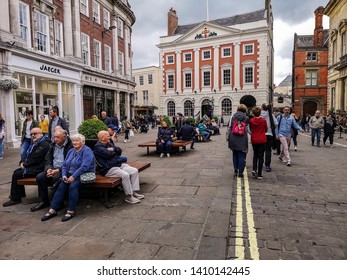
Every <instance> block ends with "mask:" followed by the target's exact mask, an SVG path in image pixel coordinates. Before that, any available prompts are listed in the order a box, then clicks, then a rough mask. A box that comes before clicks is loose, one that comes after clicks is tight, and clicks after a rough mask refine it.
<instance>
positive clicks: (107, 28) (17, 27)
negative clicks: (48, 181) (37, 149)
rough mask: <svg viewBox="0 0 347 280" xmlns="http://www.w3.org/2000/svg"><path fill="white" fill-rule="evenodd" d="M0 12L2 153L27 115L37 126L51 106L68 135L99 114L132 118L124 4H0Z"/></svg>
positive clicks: (10, 0)
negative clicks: (66, 128)
mask: <svg viewBox="0 0 347 280" xmlns="http://www.w3.org/2000/svg"><path fill="white" fill-rule="evenodd" d="M0 10H1V16H0V113H1V114H2V116H3V117H4V119H5V121H6V127H7V128H6V138H5V140H4V144H5V145H6V146H8V147H18V146H19V145H20V138H21V132H22V123H23V121H24V119H23V116H24V118H25V111H28V110H32V111H33V113H34V118H35V119H36V120H39V115H41V114H44V115H46V118H48V116H49V109H50V107H51V106H54V105H57V106H58V107H59V113H60V114H59V115H60V117H63V118H64V119H65V120H66V121H67V122H68V124H69V130H70V134H74V133H76V132H77V129H78V126H79V125H80V124H81V122H82V121H83V120H84V119H85V118H90V117H91V116H92V115H93V114H98V115H100V113H101V111H102V110H105V111H107V112H108V114H109V115H113V113H118V114H119V115H121V114H122V115H123V114H127V115H131V113H132V111H131V104H132V100H133V93H134V91H135V83H134V82H133V81H132V76H131V70H132V69H131V68H132V50H131V28H132V25H133V24H134V22H135V15H134V14H133V12H132V10H131V7H130V5H129V3H128V1H127V0H67V1H65V0H64V1H61V0H45V1H40V0H23V1H20V0H1V1H0ZM10 80H11V81H13V85H11V86H7V85H6V81H10ZM17 80H18V81H19V85H16V81H17Z"/></svg>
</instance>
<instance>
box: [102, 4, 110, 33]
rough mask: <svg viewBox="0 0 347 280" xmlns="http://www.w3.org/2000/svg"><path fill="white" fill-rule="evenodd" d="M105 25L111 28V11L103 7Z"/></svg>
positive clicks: (106, 27)
mask: <svg viewBox="0 0 347 280" xmlns="http://www.w3.org/2000/svg"><path fill="white" fill-rule="evenodd" d="M103 25H104V28H105V29H110V12H109V11H108V10H107V9H105V8H104V9H103Z"/></svg>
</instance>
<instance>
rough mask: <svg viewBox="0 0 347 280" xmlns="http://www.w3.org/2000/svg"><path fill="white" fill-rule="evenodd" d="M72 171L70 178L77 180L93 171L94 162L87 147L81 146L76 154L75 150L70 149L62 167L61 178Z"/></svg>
mask: <svg viewBox="0 0 347 280" xmlns="http://www.w3.org/2000/svg"><path fill="white" fill-rule="evenodd" d="M70 169H71V170H72V171H73V172H72V177H74V179H75V180H76V179H78V178H79V177H80V176H81V175H82V174H84V173H87V172H94V171H95V160H94V154H93V151H92V150H91V149H90V148H89V147H88V146H83V147H82V149H81V150H80V151H79V152H78V153H77V152H76V149H74V148H73V149H71V150H70V151H69V152H68V153H67V156H66V159H65V161H64V163H63V166H62V176H66V177H69V176H68V173H69V170H70Z"/></svg>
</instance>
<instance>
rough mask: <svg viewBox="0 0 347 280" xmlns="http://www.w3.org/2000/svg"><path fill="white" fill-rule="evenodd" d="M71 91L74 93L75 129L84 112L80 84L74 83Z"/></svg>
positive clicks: (80, 121)
mask: <svg viewBox="0 0 347 280" xmlns="http://www.w3.org/2000/svg"><path fill="white" fill-rule="evenodd" d="M73 91H74V93H75V124H76V129H77V128H78V127H79V125H80V124H81V123H82V121H83V119H82V118H83V112H84V108H83V102H82V100H83V97H82V91H81V85H77V84H74V85H73Z"/></svg>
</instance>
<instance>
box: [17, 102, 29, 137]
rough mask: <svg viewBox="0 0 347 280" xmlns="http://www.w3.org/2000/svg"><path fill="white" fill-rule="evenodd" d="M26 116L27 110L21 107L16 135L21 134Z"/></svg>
mask: <svg viewBox="0 0 347 280" xmlns="http://www.w3.org/2000/svg"><path fill="white" fill-rule="evenodd" d="M26 114H27V108H25V107H22V111H20V112H19V127H18V134H21V132H22V130H23V123H24V121H25V118H26Z"/></svg>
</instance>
